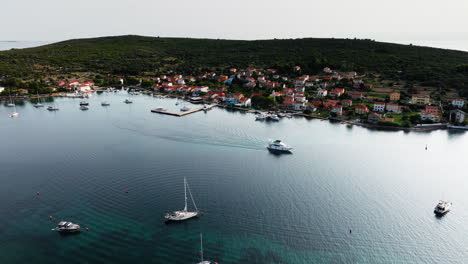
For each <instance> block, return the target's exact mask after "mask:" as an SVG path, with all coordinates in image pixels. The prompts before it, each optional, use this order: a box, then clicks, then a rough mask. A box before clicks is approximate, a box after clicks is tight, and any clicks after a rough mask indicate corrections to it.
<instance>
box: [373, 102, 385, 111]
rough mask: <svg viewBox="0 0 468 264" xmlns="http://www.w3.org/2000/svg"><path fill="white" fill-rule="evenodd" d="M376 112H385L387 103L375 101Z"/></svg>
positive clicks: (374, 109)
mask: <svg viewBox="0 0 468 264" xmlns="http://www.w3.org/2000/svg"><path fill="white" fill-rule="evenodd" d="M373 111H374V112H385V103H384V102H374V108H373Z"/></svg>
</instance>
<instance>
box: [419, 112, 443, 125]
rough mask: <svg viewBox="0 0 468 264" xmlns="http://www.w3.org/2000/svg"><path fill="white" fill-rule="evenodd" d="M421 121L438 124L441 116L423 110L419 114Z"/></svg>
mask: <svg viewBox="0 0 468 264" xmlns="http://www.w3.org/2000/svg"><path fill="white" fill-rule="evenodd" d="M419 116H420V117H421V120H431V121H432V122H438V121H439V120H440V116H439V114H436V113H430V112H426V110H423V111H421V112H420V113H419Z"/></svg>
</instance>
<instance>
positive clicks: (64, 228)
mask: <svg viewBox="0 0 468 264" xmlns="http://www.w3.org/2000/svg"><path fill="white" fill-rule="evenodd" d="M80 228H81V227H80V226H79V225H77V224H74V223H72V222H67V221H60V223H58V225H57V226H56V227H55V228H54V229H52V230H54V231H57V232H61V233H73V232H79V231H80Z"/></svg>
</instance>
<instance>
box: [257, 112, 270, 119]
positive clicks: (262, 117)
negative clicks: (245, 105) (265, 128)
mask: <svg viewBox="0 0 468 264" xmlns="http://www.w3.org/2000/svg"><path fill="white" fill-rule="evenodd" d="M266 118H267V115H265V114H264V113H259V114H257V115H255V120H265V119H266Z"/></svg>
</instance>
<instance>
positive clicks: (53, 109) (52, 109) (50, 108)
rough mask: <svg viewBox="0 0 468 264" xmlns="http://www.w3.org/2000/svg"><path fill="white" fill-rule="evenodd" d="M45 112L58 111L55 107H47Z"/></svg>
mask: <svg viewBox="0 0 468 264" xmlns="http://www.w3.org/2000/svg"><path fill="white" fill-rule="evenodd" d="M47 110H49V111H57V110H59V109H58V108H57V107H55V106H49V107H47Z"/></svg>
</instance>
